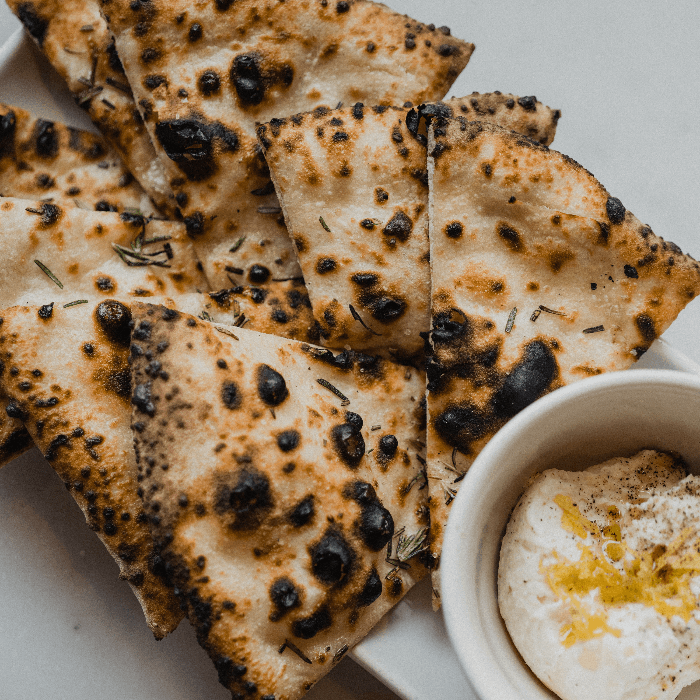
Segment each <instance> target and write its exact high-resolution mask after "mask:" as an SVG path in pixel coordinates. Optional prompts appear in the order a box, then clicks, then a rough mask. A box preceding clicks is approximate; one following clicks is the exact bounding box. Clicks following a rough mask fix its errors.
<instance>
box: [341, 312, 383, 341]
mask: <svg viewBox="0 0 700 700" xmlns="http://www.w3.org/2000/svg"><path fill="white" fill-rule="evenodd" d="M348 306H349V307H350V315H351V316H352V317H353V318H354V319H355V320H356V321H359V322H360V323H361V324H362V326H363V327H364V328H366V329H367V330H368V331H369V332H370V333H371V334H372V335H382V334H381V333H377V331H373V330H372V329H371V328H370V327H369V326H368V325H367V324H366V323H365V322H364V321H363V320H362V318H361V317H360V314H358V313H357V311H356V310H355V307H354V306H353V305H352V304H348Z"/></svg>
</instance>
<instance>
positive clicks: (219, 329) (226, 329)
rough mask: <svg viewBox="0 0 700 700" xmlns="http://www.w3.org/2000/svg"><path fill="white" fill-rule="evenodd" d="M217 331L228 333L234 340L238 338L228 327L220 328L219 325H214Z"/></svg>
mask: <svg viewBox="0 0 700 700" xmlns="http://www.w3.org/2000/svg"><path fill="white" fill-rule="evenodd" d="M214 328H216V330H217V331H219V333H223V334H224V335H228V336H230V337H231V338H233V339H234V340H238V336H237V335H236V334H235V333H232V332H231V331H230V330H229V329H228V328H221V327H220V326H214Z"/></svg>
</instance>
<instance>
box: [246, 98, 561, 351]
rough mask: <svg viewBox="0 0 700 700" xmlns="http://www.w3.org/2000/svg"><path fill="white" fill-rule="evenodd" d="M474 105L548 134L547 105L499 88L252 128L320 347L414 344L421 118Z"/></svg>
mask: <svg viewBox="0 0 700 700" xmlns="http://www.w3.org/2000/svg"><path fill="white" fill-rule="evenodd" d="M474 102H475V103H476V104H477V105H478V106H479V110H480V111H482V110H483V111H485V112H487V113H488V117H489V118H490V119H493V120H495V121H498V120H500V121H502V122H503V123H504V125H506V126H507V127H508V128H516V127H517V128H518V129H521V130H522V131H521V133H538V134H540V135H541V138H544V139H545V140H547V141H551V139H552V138H553V137H554V131H555V127H556V121H557V119H558V116H557V113H556V112H555V111H554V110H551V109H549V108H548V107H545V106H544V105H542V104H541V103H539V102H537V100H535V99H534V98H518V97H517V96H515V95H503V94H501V93H493V94H485V95H476V94H474V95H472V96H471V97H469V98H464V99H461V100H457V99H452V100H449V101H447V102H440V103H435V104H426V105H422V106H421V107H420V109H418V110H416V109H408V108H399V107H392V108H384V107H378V108H377V107H375V108H368V107H365V106H364V105H362V104H359V103H358V104H355V105H354V106H348V107H347V108H343V109H335V110H333V111H331V112H329V113H327V114H325V115H319V114H318V113H316V112H312V113H306V114H298V115H295V116H294V117H291V118H285V119H274V120H273V121H271V122H270V123H268V124H266V125H261V126H259V127H258V136H259V139H260V142H261V144H262V146H263V148H264V149H265V158H266V161H267V163H268V165H269V167H270V173H271V176H272V179H273V182H274V183H275V188H276V190H277V194H278V196H279V199H280V203H281V205H282V209H283V211H284V215H285V219H286V222H287V227H288V230H289V231H290V235H291V237H292V240H293V241H294V243H295V245H296V249H297V255H298V258H299V262H300V264H301V268H302V272H303V275H304V279H305V281H306V284H307V286H308V289H309V295H310V299H311V302H312V305H313V310H314V317H315V319H316V321H317V323H318V324H319V328H320V332H321V336H322V338H323V342H324V344H326V345H328V346H329V347H336V348H342V347H344V346H345V345H350V347H352V348H354V349H356V350H366V351H370V352H381V353H383V354H387V355H389V356H393V357H395V358H400V359H402V360H403V361H406V360H409V361H415V359H416V358H417V356H419V355H420V354H421V353H422V351H423V345H424V341H423V336H421V334H423V335H424V334H425V333H426V332H427V331H428V330H429V327H430V309H429V305H430V303H429V299H430V263H429V243H428V172H427V154H426V149H425V144H426V143H427V141H426V134H425V129H424V126H423V122H422V119H421V117H422V116H423V115H424V114H430V115H435V114H441V115H443V116H450V115H452V114H453V113H454V112H455V111H456V112H458V113H462V111H463V109H462V107H464V106H465V105H466V104H467V103H468V104H469V107H468V108H467V109H469V110H471V111H470V113H471V112H473V111H474V110H475V109H476V108H475V107H474V104H473V103H474ZM511 103H512V104H511ZM521 103H523V104H525V105H527V106H528V109H525V108H524V107H523V106H522V104H521ZM344 168H347V170H348V172H347V173H345V172H344ZM409 281H410V282H409Z"/></svg>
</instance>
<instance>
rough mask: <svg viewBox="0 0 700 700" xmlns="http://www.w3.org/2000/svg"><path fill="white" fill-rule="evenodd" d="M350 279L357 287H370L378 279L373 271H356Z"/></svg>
mask: <svg viewBox="0 0 700 700" xmlns="http://www.w3.org/2000/svg"><path fill="white" fill-rule="evenodd" d="M350 279H351V280H352V281H353V282H354V283H355V284H356V285H358V286H359V287H372V286H374V285H375V284H377V282H378V281H379V277H377V275H375V274H374V273H373V272H357V273H355V274H354V275H353V276H352V277H351V278H350Z"/></svg>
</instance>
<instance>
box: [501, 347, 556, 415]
mask: <svg viewBox="0 0 700 700" xmlns="http://www.w3.org/2000/svg"><path fill="white" fill-rule="evenodd" d="M558 372H559V368H558V365H557V360H556V358H555V357H554V353H553V352H552V350H551V349H550V348H549V346H548V345H547V344H546V343H544V342H543V341H541V340H533V341H531V342H530V343H528V344H527V345H526V346H525V348H524V352H523V357H522V359H521V360H520V361H519V362H518V363H517V364H516V365H515V367H513V368H512V369H511V370H510V372H509V373H508V374H507V375H506V377H505V380H504V381H503V384H501V386H500V387H499V389H498V390H497V391H496V393H495V394H494V396H493V398H492V399H491V406H492V409H493V411H494V413H495V414H496V415H497V416H499V417H502V418H511V417H512V416H514V415H515V414H516V413H519V412H520V411H522V410H523V409H524V408H525V407H526V406H529V405H530V404H531V403H533V401H535V400H536V399H538V398H539V397H540V396H542V394H544V393H545V391H547V389H548V388H549V385H550V384H551V382H552V380H553V379H554V378H555V377H556V376H557V374H558Z"/></svg>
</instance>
